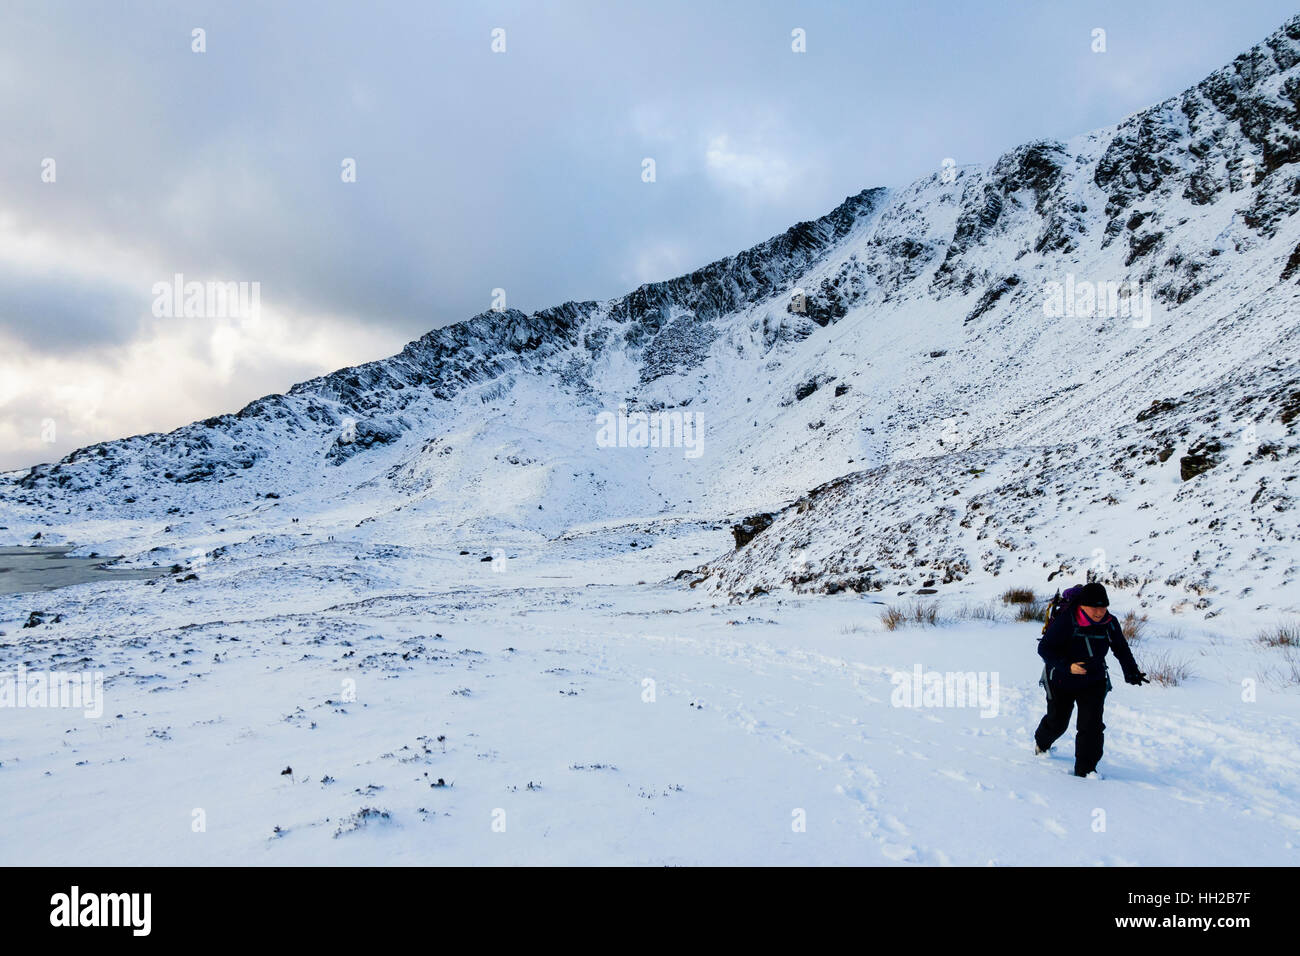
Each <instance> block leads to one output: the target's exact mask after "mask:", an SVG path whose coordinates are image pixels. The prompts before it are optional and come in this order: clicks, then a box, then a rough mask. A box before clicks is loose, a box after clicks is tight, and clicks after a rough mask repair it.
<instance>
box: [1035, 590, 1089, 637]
mask: <svg viewBox="0 0 1300 956" xmlns="http://www.w3.org/2000/svg"><path fill="white" fill-rule="evenodd" d="M1082 590H1083V585H1082V584H1076V585H1075V586H1074V587H1070V588H1066V589H1065V591H1064V592H1062V591H1060V590H1059V589H1058V590H1057V592H1056V594H1055V595H1054V596H1053V597H1052V599H1051V600H1050V601H1048V602H1047V613H1046V614H1044V615H1043V629H1042V631H1040V632H1039V637H1042V636H1043V635H1044V634H1046V633H1047V629H1048V628H1049V627H1050V626H1051V624H1052V619H1053V618H1054V617H1056V615H1057V614H1058V613H1060V612H1061V611H1064V610H1067V609H1069V608H1072V607H1075V606H1076V605H1077V604H1078V603H1079V592H1081V591H1082Z"/></svg>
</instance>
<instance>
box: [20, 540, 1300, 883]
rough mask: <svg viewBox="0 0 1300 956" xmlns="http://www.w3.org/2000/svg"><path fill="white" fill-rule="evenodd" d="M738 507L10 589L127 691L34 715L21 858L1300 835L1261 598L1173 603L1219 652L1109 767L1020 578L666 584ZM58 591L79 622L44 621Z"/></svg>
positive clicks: (1016, 844)
mask: <svg viewBox="0 0 1300 956" xmlns="http://www.w3.org/2000/svg"><path fill="white" fill-rule="evenodd" d="M725 535H726V532H725V531H721V530H712V529H708V528H702V529H689V528H687V529H683V528H677V529H660V533H653V532H652V533H650V534H645V533H644V529H643V531H642V533H639V534H638V533H636V532H634V531H632V530H631V529H628V528H606V529H603V530H601V531H599V532H593V533H592V534H590V535H588V536H584V537H583V538H581V539H578V540H571V541H567V542H557V543H554V544H552V545H550V546H547V547H545V548H536V547H531V548H530V547H528V546H527V545H524V544H521V545H520V546H519V547H511V546H509V545H508V544H507V545H506V546H505V547H503V548H502V549H501V550H502V551H504V552H508V553H509V554H512V555H513V557H506V558H504V559H503V560H502V559H500V558H499V559H498V561H497V562H496V563H495V564H494V563H493V562H484V561H481V560H480V558H481V557H482V556H483V554H484V551H483V549H482V548H478V549H475V548H473V547H467V548H466V549H467V550H471V552H472V553H471V554H470V555H464V556H462V555H460V554H459V551H460V550H462V549H461V548H457V549H454V550H450V551H446V550H439V549H434V548H427V547H411V546H405V547H395V546H384V545H380V544H377V543H375V542H373V541H372V542H364V541H357V540H338V541H335V542H329V541H328V540H326V541H323V542H317V543H306V541H307V539H303V543H297V542H295V543H293V544H292V545H289V546H286V547H283V548H272V549H268V550H267V552H266V553H265V554H262V555H244V556H242V557H240V558H239V559H238V560H232V559H217V560H214V561H212V562H210V563H209V564H207V565H206V566H205V567H203V568H202V569H201V570H200V571H199V572H198V575H199V576H198V579H197V580H193V581H187V582H184V583H174V579H171V578H163V579H162V580H161V581H160V582H159V583H157V584H145V583H141V582H125V583H116V582H114V583H111V584H99V583H94V584H84V585H78V586H76V587H73V588H68V589H63V590H61V591H58V592H52V593H51V594H46V595H39V596H17V597H10V598H5V599H0V630H4V631H5V632H7V636H6V638H4V639H3V641H4V642H5V643H4V646H3V647H2V648H0V667H2V668H6V669H7V668H12V667H14V666H16V664H17V663H18V662H19V661H21V662H23V663H24V664H25V665H26V667H27V668H28V669H29V670H39V669H47V668H55V667H58V668H63V669H69V670H81V669H85V670H102V671H103V672H104V674H105V675H106V681H105V684H104V713H103V716H102V717H101V718H99V719H93V718H89V717H86V716H84V715H83V714H82V713H81V712H80V711H75V710H69V709H54V708H44V709H9V710H6V711H5V712H4V723H3V724H2V725H0V794H2V795H3V799H2V800H0V805H3V807H4V816H5V824H4V826H3V827H0V859H4V860H5V861H6V862H8V863H17V864H73V865H75V864H157V863H183V864H212V863H251V864H280V863H320V864H325V863H330V864H333V863H356V864H365V863H369V864H378V863H411V864H414V863H615V864H694V863H715V864H723V863H751V864H775V863H804V864H829V863H844V864H891V863H925V864H948V863H951V864H973V865H983V864H1000V865H1016V864H1142V865H1153V864H1249V865H1259V864H1276V865H1294V864H1296V863H1298V862H1300V852H1298V847H1300V743H1298V742H1297V741H1300V732H1298V731H1300V695H1297V693H1296V691H1295V687H1294V686H1288V685H1287V683H1286V682H1285V681H1284V680H1283V679H1281V678H1282V670H1281V669H1282V666H1283V663H1284V658H1283V656H1282V655H1281V654H1280V653H1279V652H1278V651H1277V650H1276V649H1270V648H1266V647H1263V646H1262V645H1259V644H1257V643H1255V642H1253V641H1252V640H1251V639H1250V638H1251V636H1252V635H1251V634H1246V633H1239V632H1235V631H1234V630H1233V627H1232V623H1231V622H1229V621H1223V620H1215V621H1214V622H1211V623H1212V624H1213V626H1212V627H1211V626H1210V625H1209V624H1201V623H1199V622H1198V623H1196V624H1191V625H1190V626H1189V624H1188V622H1185V621H1180V620H1169V621H1165V620H1157V619H1153V620H1152V621H1151V622H1150V623H1149V625H1148V628H1147V632H1148V636H1147V637H1145V638H1144V639H1143V640H1142V641H1141V642H1140V643H1139V644H1137V645H1136V646H1135V651H1136V653H1137V656H1138V660H1139V662H1140V663H1141V664H1143V666H1148V667H1149V666H1150V664H1151V663H1152V662H1153V661H1155V660H1156V659H1158V658H1160V657H1162V656H1169V657H1171V658H1172V659H1173V660H1175V661H1178V662H1184V663H1186V664H1188V665H1189V667H1190V669H1191V671H1192V675H1193V676H1192V677H1191V678H1190V679H1188V680H1187V681H1185V682H1184V683H1183V684H1181V685H1180V686H1176V687H1162V686H1160V685H1151V686H1146V687H1142V688H1133V687H1129V686H1127V685H1124V684H1123V683H1122V682H1118V680H1117V686H1116V689H1115V691H1114V692H1113V693H1112V694H1111V696H1110V698H1109V701H1108V708H1107V732H1106V755H1105V758H1104V759H1103V761H1102V765H1101V771H1102V773H1103V775H1104V779H1100V780H1098V779H1094V778H1089V779H1086V780H1080V779H1078V778H1075V777H1073V776H1072V775H1071V774H1070V770H1071V768H1072V753H1073V736H1072V732H1071V733H1070V734H1067V736H1066V737H1064V738H1062V740H1061V741H1060V743H1059V744H1058V745H1057V747H1056V750H1055V751H1054V752H1053V754H1052V755H1051V756H1050V757H1049V758H1039V757H1035V756H1034V755H1033V754H1032V753H1031V749H1032V746H1031V740H1030V734H1031V732H1032V730H1033V728H1034V726H1035V725H1036V723H1037V721H1038V719H1039V717H1040V716H1041V713H1042V706H1043V695H1042V691H1041V689H1040V688H1039V687H1038V686H1037V680H1038V676H1039V671H1040V663H1039V661H1038V658H1037V657H1036V655H1035V639H1036V637H1037V632H1038V628H1037V626H1036V625H1034V624H1030V623H1016V622H1014V621H1011V620H1009V618H1010V609H1008V608H1005V607H1003V608H1002V610H1003V611H1004V613H1005V617H1006V618H1008V619H1007V620H1003V621H1001V622H989V621H984V620H970V619H961V618H960V611H961V609H962V608H963V607H967V606H969V605H971V604H972V603H975V604H979V603H983V602H984V601H985V599H987V598H989V597H992V595H984V594H977V593H973V592H971V591H970V590H969V589H961V588H956V589H952V588H941V589H939V590H940V593H939V594H938V595H937V598H938V599H939V600H940V602H941V608H942V610H941V623H940V625H939V626H938V627H902V628H899V629H897V630H895V631H892V632H890V631H886V630H885V629H884V627H883V625H882V623H881V620H880V612H881V610H882V609H883V604H882V603H880V602H881V601H882V600H883V598H881V597H879V596H858V595H847V596H845V595H841V596H830V597H828V596H816V597H789V596H786V597H784V598H782V597H775V596H769V597H766V598H760V599H758V600H755V601H751V602H747V603H745V604H743V605H737V604H728V603H723V602H718V603H712V602H710V601H709V600H707V599H706V598H705V596H704V595H702V594H700V593H699V590H692V589H691V588H689V587H687V586H686V585H685V581H683V582H681V583H668V582H663V583H660V580H661V579H662V578H664V577H665V576H666V574H667V573H668V572H670V571H671V569H672V568H674V567H676V566H678V565H682V566H685V565H687V564H689V563H690V561H691V559H692V558H693V556H694V554H695V553H697V552H706V553H707V552H711V551H716V550H719V549H720V548H722V547H724V546H725V544H724V536H725ZM638 538H639V539H640V540H637V539H638ZM633 540H637V545H636V546H633V545H632V544H631V542H632V541H633ZM647 545H649V547H647ZM638 582H646V583H638ZM700 590H702V589H700ZM1114 602H1115V605H1116V610H1117V611H1121V612H1122V611H1123V610H1124V602H1125V598H1124V596H1123V594H1122V593H1121V592H1118V591H1116V592H1115V594H1114ZM41 607H44V608H49V609H51V610H53V609H56V608H57V609H58V610H59V611H60V612H62V613H63V614H64V615H65V620H64V621H63V622H62V623H60V624H58V625H48V624H47V625H41V626H39V627H35V628H30V629H22V628H21V624H22V621H23V620H25V619H26V616H27V612H28V611H29V610H32V609H37V608H41ZM945 618H951V619H950V620H945ZM1170 631H1174V632H1175V633H1173V634H1172V635H1170V633H1169V632H1170ZM917 667H920V668H921V669H922V671H923V672H954V673H964V672H973V673H974V674H975V675H977V677H978V676H979V675H987V676H986V677H984V678H981V680H982V681H983V682H982V683H981V684H980V686H981V687H983V688H986V689H989V690H996V696H995V698H993V701H994V705H993V706H991V707H990V706H989V703H990V702H989V701H988V700H986V701H984V703H983V704H982V705H981V704H979V703H978V702H977V701H971V702H970V703H971V704H973V706H921V707H909V706H903V705H904V704H906V703H907V701H906V700H904V699H901V698H899V696H898V694H899V693H901V691H900V690H899V687H900V684H898V683H896V682H895V680H894V679H893V678H894V675H895V674H901V675H904V676H905V677H906V683H907V686H908V687H909V688H910V687H911V685H912V681H913V674H914V672H915V670H916V668H917ZM993 675H996V684H993V683H992V680H993ZM1243 681H1254V682H1256V684H1257V690H1256V693H1255V695H1254V700H1253V701H1252V702H1246V701H1245V700H1244V699H1243V683H1242V682H1243ZM349 682H353V683H349ZM647 682H652V683H647ZM1246 696H1249V695H1246ZM921 702H922V703H926V700H925V698H924V697H923V698H922V701H921ZM929 703H930V704H934V703H935V701H934V700H933V699H931V700H930V701H929ZM950 703H960V701H950ZM289 768H291V769H292V772H291V773H288V774H286V773H284V772H283V771H285V770H286V769H289ZM440 780H441V781H443V782H445V784H446V785H445V786H435V784H437V783H438V782H439V781H440ZM801 820H802V821H804V824H803V826H802V827H800V826H799V823H800V821H801ZM196 821H201V822H202V827H201V828H197V827H198V824H197V823H196ZM196 828H197V829H196Z"/></svg>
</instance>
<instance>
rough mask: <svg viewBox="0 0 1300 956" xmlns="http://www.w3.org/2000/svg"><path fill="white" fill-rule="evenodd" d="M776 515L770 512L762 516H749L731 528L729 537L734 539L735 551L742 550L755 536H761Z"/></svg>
mask: <svg viewBox="0 0 1300 956" xmlns="http://www.w3.org/2000/svg"><path fill="white" fill-rule="evenodd" d="M775 518H776V515H775V514H774V513H772V512H766V513H764V514H756V515H750V516H749V517H748V518H746V519H745V520H744V521H742V522H740V523H739V524H734V525H732V526H731V536H732V537H733V538H735V539H736V547H737V549H739V548H743V547H744V546H745V545H747V544H749V542H751V541H753V540H754V537H755V535H758V534H761V533H762V532H764V531H766V530H767V529H768V528H770V527H771V526H772V522H773V520H775Z"/></svg>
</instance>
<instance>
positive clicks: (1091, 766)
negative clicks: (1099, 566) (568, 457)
mask: <svg viewBox="0 0 1300 956" xmlns="http://www.w3.org/2000/svg"><path fill="white" fill-rule="evenodd" d="M1109 606H1110V600H1109V599H1108V598H1107V597H1106V589H1105V588H1104V587H1102V586H1101V585H1100V584H1097V583H1090V584H1084V585H1081V586H1076V587H1072V588H1069V589H1067V590H1066V592H1065V593H1064V594H1062V595H1060V596H1059V597H1058V598H1056V599H1054V600H1053V601H1052V605H1051V607H1050V608H1049V610H1048V618H1047V623H1046V624H1045V625H1043V635H1042V637H1041V638H1039V641H1038V656H1039V657H1041V658H1042V659H1043V662H1044V665H1043V676H1042V679H1041V680H1040V681H1039V683H1041V684H1042V685H1043V689H1044V690H1046V691H1047V714H1046V715H1045V716H1044V717H1043V719H1042V721H1041V722H1040V723H1039V724H1038V729H1037V730H1036V731H1035V732H1034V753H1035V754H1043V753H1047V751H1048V749H1049V748H1050V747H1051V746H1052V744H1054V743H1055V742H1056V739H1057V738H1058V737H1060V736H1061V735H1062V734H1063V733H1065V732H1066V731H1067V730H1068V729H1069V727H1070V713H1071V712H1072V711H1073V710H1074V707H1075V705H1076V704H1077V705H1078V707H1079V719H1078V724H1077V727H1078V733H1077V734H1076V735H1075V738H1074V775H1075V776H1076V777H1086V776H1087V775H1088V774H1090V773H1092V772H1093V771H1094V770H1096V769H1097V761H1099V760H1101V745H1102V731H1104V730H1105V729H1106V725H1105V724H1103V723H1102V722H1101V711H1102V706H1103V705H1104V704H1105V702H1106V693H1107V691H1109V690H1110V675H1109V674H1108V673H1107V671H1106V652H1107V651H1108V650H1110V651H1114V652H1115V658H1116V659H1117V660H1118V661H1119V665H1120V667H1122V668H1123V669H1124V680H1125V681H1127V682H1128V683H1130V684H1139V685H1140V684H1149V683H1151V682H1150V681H1149V680H1147V675H1146V674H1143V673H1142V672H1141V671H1140V670H1138V667H1137V662H1136V661H1134V660H1133V652H1132V651H1131V650H1129V646H1128V641H1126V640H1125V639H1124V632H1123V631H1122V630H1121V629H1120V626H1119V621H1118V620H1116V618H1115V616H1114V615H1113V614H1111V613H1110V612H1109V611H1107V610H1106V609H1107V608H1108V607H1109Z"/></svg>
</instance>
